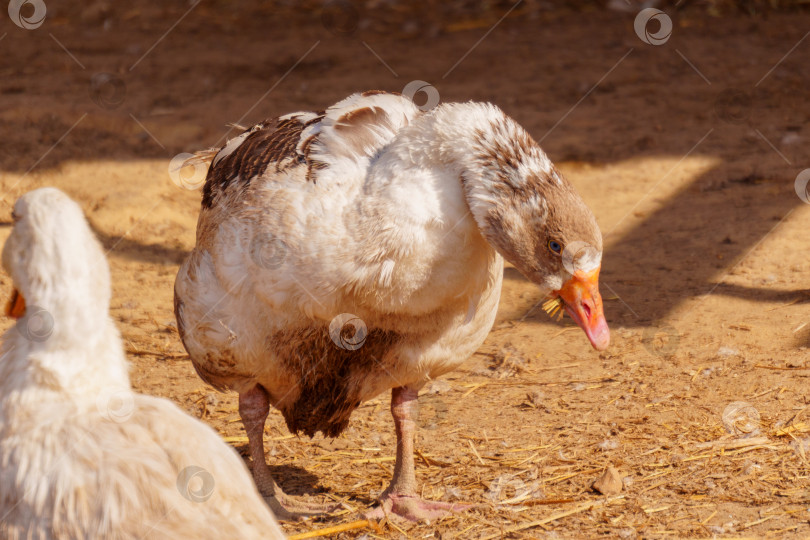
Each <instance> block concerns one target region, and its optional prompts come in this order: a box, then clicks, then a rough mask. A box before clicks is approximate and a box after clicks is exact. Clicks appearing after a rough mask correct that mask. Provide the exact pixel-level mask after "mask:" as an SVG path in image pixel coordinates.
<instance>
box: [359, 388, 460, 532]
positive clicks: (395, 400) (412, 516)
mask: <svg viewBox="0 0 810 540" xmlns="http://www.w3.org/2000/svg"><path fill="white" fill-rule="evenodd" d="M417 393H418V392H417V391H416V390H413V389H410V388H407V387H400V388H394V389H393V390H392V391H391V415H392V416H393V417H394V427H395V429H396V433H397V461H396V464H395V465H394V477H393V478H392V479H391V484H390V485H389V486H388V488H387V489H386V490H385V491H384V492H383V493H382V495H381V496H380V506H378V507H377V508H375V509H374V510H372V511H371V512H369V513H368V514H367V517H369V518H371V519H381V518H383V517H385V516H391V515H394V516H398V517H400V518H405V519H408V520H411V521H420V520H424V519H433V518H438V517H441V516H445V515H447V514H449V513H450V512H454V511H461V510H467V509H468V508H470V505H464V504H459V503H455V504H451V503H446V502H438V501H426V500H424V499H422V498H421V497H420V496H419V495H417V493H416V475H415V473H414V460H413V437H414V431H415V429H416V419H417V417H418V410H417Z"/></svg>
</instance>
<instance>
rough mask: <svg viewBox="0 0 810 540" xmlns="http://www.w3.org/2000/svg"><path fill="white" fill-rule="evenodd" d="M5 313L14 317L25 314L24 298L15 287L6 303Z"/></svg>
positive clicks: (20, 316)
mask: <svg viewBox="0 0 810 540" xmlns="http://www.w3.org/2000/svg"><path fill="white" fill-rule="evenodd" d="M6 315H7V316H8V317H14V318H15V319H20V318H22V317H23V316H24V315H25V298H23V295H21V294H20V291H18V290H17V289H14V290H13V291H12V293H11V300H9V301H8V303H7V304H6Z"/></svg>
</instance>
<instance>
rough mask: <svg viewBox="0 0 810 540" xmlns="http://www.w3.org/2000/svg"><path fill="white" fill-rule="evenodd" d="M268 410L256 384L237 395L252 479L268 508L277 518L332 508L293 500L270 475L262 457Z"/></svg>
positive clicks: (293, 517) (264, 394)
mask: <svg viewBox="0 0 810 540" xmlns="http://www.w3.org/2000/svg"><path fill="white" fill-rule="evenodd" d="M269 412H270V398H269V396H268V395H267V391H266V390H265V389H264V388H262V387H261V385H258V384H257V385H256V386H254V387H253V388H252V389H250V390H248V391H247V392H244V393H240V394H239V416H240V417H241V418H242V424H243V425H244V426H245V431H246V432H247V437H248V449H249V452H250V459H251V460H252V461H253V479H254V480H255V482H256V487H257V488H258V489H259V493H261V494H262V496H263V497H264V499H265V501H267V504H268V505H269V506H270V509H271V510H272V511H273V513H274V514H275V515H276V517H277V518H278V519H281V520H286V521H298V520H301V519H304V518H306V517H309V516H316V515H319V514H324V513H327V512H332V511H334V510H335V509H336V508H337V506H336V505H325V504H312V503H304V502H301V501H296V500H295V499H293V498H292V497H290V496H289V495H287V494H286V493H284V491H282V490H281V487H279V485H278V484H277V483H276V481H275V480H274V479H273V475H271V474H270V467H268V466H267V462H266V461H265V459H264V423H265V421H266V420H267V414H268V413H269Z"/></svg>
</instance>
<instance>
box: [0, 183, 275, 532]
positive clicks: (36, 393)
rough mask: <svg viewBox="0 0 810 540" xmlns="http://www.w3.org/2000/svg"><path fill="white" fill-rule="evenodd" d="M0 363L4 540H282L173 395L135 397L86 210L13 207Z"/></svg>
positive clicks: (39, 198)
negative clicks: (9, 292) (9, 293)
mask: <svg viewBox="0 0 810 540" xmlns="http://www.w3.org/2000/svg"><path fill="white" fill-rule="evenodd" d="M14 219H15V225H14V229H13V231H12V232H11V235H10V237H9V239H8V241H7V242H6V245H5V248H4V250H3V266H4V267H5V269H6V270H7V271H8V272H9V274H11V277H12V280H13V282H14V287H15V295H14V298H13V301H12V303H11V305H10V306H9V312H10V314H12V315H14V316H16V317H19V319H18V321H17V324H16V325H15V326H14V327H12V328H11V329H10V330H8V331H7V332H6V334H5V335H4V338H3V339H4V341H3V345H2V357H0V538H9V539H22V538H26V539H28V538H31V539H78V538H88V539H89V538H104V539H136V538H138V539H140V538H167V539H168V538H172V539H187V538H211V539H214V538H217V539H219V538H257V539H258V538H265V539H266V538H284V535H283V534H282V532H281V530H280V528H279V527H278V524H277V523H276V521H275V519H274V518H273V516H272V514H271V512H270V511H269V510H268V508H267V506H266V504H265V503H264V501H263V500H262V499H261V497H260V496H259V495H258V493H257V492H256V488H255V486H254V484H253V482H252V480H251V478H250V475H249V473H248V471H247V469H246V468H245V466H244V464H243V462H242V460H241V458H240V457H239V456H238V455H237V454H236V453H235V452H234V451H233V450H232V449H231V448H229V447H228V446H227V445H226V444H225V443H224V442H223V441H222V440H221V439H220V438H219V437H218V436H217V434H216V433H215V432H214V431H213V430H212V429H211V428H210V427H208V426H206V425H205V424H203V423H201V422H199V421H197V420H195V419H193V418H191V417H189V416H188V415H186V414H185V413H183V412H182V411H181V410H180V409H179V408H178V407H177V406H175V405H174V404H172V403H171V402H169V401H168V400H165V399H160V398H156V397H150V396H145V395H141V394H136V393H134V392H132V390H131V388H130V383H129V377H128V366H127V361H126V358H125V356H124V353H123V349H122V344H121V340H120V337H119V333H118V331H117V329H116V328H115V325H114V324H113V322H112V320H111V319H110V317H109V313H108V310H109V300H110V277H109V269H108V266H107V262H106V259H105V256H104V253H103V251H102V249H101V246H100V244H99V243H98V241H97V240H96V238H95V237H94V236H93V234H92V232H91V230H90V228H89V227H88V225H87V222H86V221H85V219H84V216H83V214H82V211H81V209H80V208H79V206H78V205H77V204H76V203H74V202H73V201H71V200H70V199H69V198H68V197H67V196H65V195H64V194H63V193H62V192H60V191H58V190H56V189H53V188H43V189H38V190H36V191H32V192H30V193H28V194H26V195H24V196H22V197H21V198H20V199H19V200H18V201H17V203H16V204H15V206H14Z"/></svg>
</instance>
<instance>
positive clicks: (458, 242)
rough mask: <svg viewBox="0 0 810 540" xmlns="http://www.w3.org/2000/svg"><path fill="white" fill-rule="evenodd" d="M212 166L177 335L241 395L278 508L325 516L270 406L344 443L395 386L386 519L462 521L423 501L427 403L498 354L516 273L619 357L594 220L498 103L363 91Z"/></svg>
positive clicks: (203, 366) (295, 428)
mask: <svg viewBox="0 0 810 540" xmlns="http://www.w3.org/2000/svg"><path fill="white" fill-rule="evenodd" d="M203 155H204V156H205V157H207V159H210V160H211V166H210V168H209V170H208V176H207V180H206V184H205V187H204V191H203V200H202V210H201V212H200V217H199V222H198V226H197V245H196V247H195V249H194V250H193V251H192V253H191V255H190V256H189V257H188V259H187V260H186V261H185V262H184V264H183V265H182V266H181V268H180V271H179V273H178V276H177V281H176V284H175V313H176V315H177V321H178V328H179V330H180V334H181V336H182V339H183V343H184V345H185V347H186V349H187V350H188V352H189V354H190V356H191V359H192V361H193V363H194V366H195V368H196V369H197V372H198V373H199V374H200V376H201V377H202V378H203V379H204V380H205V381H207V382H208V383H210V384H212V385H213V386H215V387H216V388H218V389H231V390H235V391H237V392H238V393H239V410H240V413H241V416H242V421H243V423H244V425H245V429H246V431H247V435H248V438H249V446H250V453H251V457H252V460H253V473H254V477H255V479H256V481H257V484H258V485H259V488H260V491H262V493H264V494H265V495H267V496H269V497H270V503H271V505H272V506H273V507H274V509H276V510H277V511H279V512H282V511H284V508H285V507H286V508H287V509H288V510H291V511H300V510H302V509H303V510H306V508H308V507H307V506H306V505H301V504H296V503H295V502H294V501H292V500H291V498H290V497H288V496H286V495H285V494H284V493H283V492H282V491H281V490H280V489H279V487H278V486H277V484H276V483H275V482H274V481H273V478H272V477H271V475H270V472H269V469H268V467H267V464H266V462H265V457H264V448H263V441H262V432H263V428H264V423H265V419H266V417H267V414H268V411H269V405H270V404H272V405H273V406H274V407H276V408H277V409H279V410H280V411H281V413H282V414H283V415H284V418H285V420H286V422H287V425H288V427H289V429H290V430H291V431H292V432H303V433H305V434H307V435H313V434H314V433H316V432H318V431H321V432H323V433H324V434H326V435H329V436H336V435H338V434H339V433H340V432H341V431H342V430H343V429H344V428H345V427H346V425H347V423H348V421H349V416H350V414H351V412H352V411H353V410H354V409H355V408H356V407H357V406H358V405H359V404H360V403H361V402H363V401H364V400H368V399H370V398H372V397H374V396H376V395H378V394H380V393H381V392H384V391H386V390H388V389H393V392H392V400H391V411H392V414H393V417H394V422H395V427H396V434H397V438H398V446H397V456H396V458H397V461H396V466H395V469H394V477H393V479H392V481H391V484H390V486H389V487H388V489H386V490H385V492H384V493H383V494H382V496H381V503H382V504H381V506H380V507H379V508H378V509H376V510H375V511H373V512H371V515H372V516H379V515H381V514H383V513H385V514H391V513H393V514H396V515H399V516H401V517H406V518H409V519H421V518H430V517H431V516H436V515H440V514H442V513H444V512H446V511H448V510H452V508H451V507H450V506H449V505H447V504H444V503H437V502H428V501H423V500H421V499H420V498H419V496H418V495H417V492H416V481H415V478H414V463H413V434H414V414H415V406H416V400H417V392H418V390H419V388H420V387H421V386H422V385H424V384H425V383H426V382H427V381H428V380H430V379H433V378H436V377H438V376H440V375H442V374H444V373H447V372H449V371H451V370H453V369H455V368H457V367H458V366H459V365H460V364H461V363H462V362H464V360H466V359H467V358H468V357H469V356H470V355H471V354H472V353H473V352H474V351H475V350H476V349H477V348H478V347H479V346H480V345H481V343H482V342H483V341H484V338H485V337H486V335H487V333H488V332H489V330H490V328H491V326H492V323H493V321H494V319H495V313H496V311H497V308H498V299H499V295H500V290H501V281H502V274H503V258H505V259H506V260H508V261H509V262H511V263H512V264H513V265H514V266H515V267H516V268H517V269H518V270H520V271H521V272H522V273H523V274H524V275H525V276H526V277H527V278H529V279H531V280H532V281H534V282H535V283H537V284H538V285H539V286H540V287H541V288H542V290H543V291H545V292H546V293H550V294H551V295H552V296H553V297H554V298H556V299H558V300H557V301H558V302H559V304H560V305H562V306H563V307H564V308H565V310H566V311H567V312H568V313H569V314H570V315H571V316H572V317H573V318H574V319H575V320H576V321H577V323H578V324H579V325H580V326H581V327H582V328H583V330H584V331H585V333H586V334H587V336H588V338H589V339H590V341H591V343H592V344H593V346H594V347H595V348H597V349H604V348H605V347H607V345H608V342H609V331H608V328H607V324H606V322H605V319H604V315H603V312H602V301H601V297H600V296H599V292H598V274H599V268H600V263H601V253H602V239H601V233H600V232H599V228H598V226H597V224H596V221H595V219H594V217H593V214H592V213H591V212H590V210H589V209H588V208H587V207H586V205H585V204H584V203H583V201H582V199H580V197H579V196H578V195H577V194H576V193H575V191H574V189H573V188H572V186H571V185H570V184H569V183H568V182H567V181H566V180H565V179H564V178H562V176H561V175H560V174H559V173H558V172H557V170H556V169H555V168H554V166H553V165H552V163H551V162H550V161H549V159H548V158H547V157H546V155H545V154H544V153H543V151H542V150H541V149H540V147H539V146H538V145H537V144H536V143H535V142H534V140H532V138H531V137H530V136H529V134H528V133H527V132H526V131H525V130H523V129H522V128H521V127H520V126H519V125H518V124H517V123H515V122H514V121H513V120H512V119H511V118H509V117H508V116H506V115H505V114H504V113H503V112H502V111H501V110H500V109H498V108H497V107H495V106H493V105H489V104H482V103H464V104H457V103H448V104H443V105H440V106H438V107H436V108H435V109H433V110H431V111H429V112H422V111H420V110H419V109H418V108H417V107H416V106H415V105H414V104H413V103H412V102H411V101H410V100H408V99H406V98H404V97H402V96H400V95H397V94H389V93H384V92H376V91H375V92H365V93H363V94H355V95H352V96H350V97H348V98H346V99H344V100H343V101H341V102H339V103H337V104H335V105H333V106H332V107H329V109H327V110H326V111H325V112H319V113H311V112H301V113H294V114H289V115H286V116H282V117H280V118H277V119H274V120H269V121H266V122H263V123H260V124H257V125H255V126H253V127H252V128H250V129H248V130H247V131H245V132H244V133H242V134H241V135H239V136H238V137H236V138H235V139H233V140H231V141H229V142H228V143H227V144H226V145H225V146H224V147H223V148H222V149H220V150H218V151H209V153H208V154H207V156H206V155H205V154H204V153H203ZM205 157H204V158H205ZM204 158H203V159H204Z"/></svg>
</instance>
